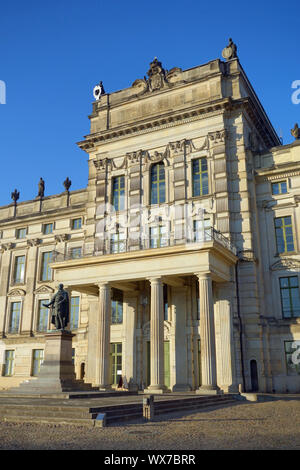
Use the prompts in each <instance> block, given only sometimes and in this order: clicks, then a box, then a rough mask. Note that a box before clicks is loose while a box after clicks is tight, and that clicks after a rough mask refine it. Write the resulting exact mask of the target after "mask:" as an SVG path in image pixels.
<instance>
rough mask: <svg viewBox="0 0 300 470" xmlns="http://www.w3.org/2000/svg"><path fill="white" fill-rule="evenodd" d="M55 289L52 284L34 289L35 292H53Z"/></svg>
mask: <svg viewBox="0 0 300 470" xmlns="http://www.w3.org/2000/svg"><path fill="white" fill-rule="evenodd" d="M53 292H54V289H52V287H50V286H40V287H39V288H38V289H36V290H35V291H34V293H35V294H53Z"/></svg>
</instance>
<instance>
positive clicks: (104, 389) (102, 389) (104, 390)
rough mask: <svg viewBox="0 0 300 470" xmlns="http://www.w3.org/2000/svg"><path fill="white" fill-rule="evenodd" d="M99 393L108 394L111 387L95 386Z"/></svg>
mask: <svg viewBox="0 0 300 470" xmlns="http://www.w3.org/2000/svg"><path fill="white" fill-rule="evenodd" d="M97 388H98V389H99V390H100V392H110V391H111V390H112V387H111V385H97Z"/></svg>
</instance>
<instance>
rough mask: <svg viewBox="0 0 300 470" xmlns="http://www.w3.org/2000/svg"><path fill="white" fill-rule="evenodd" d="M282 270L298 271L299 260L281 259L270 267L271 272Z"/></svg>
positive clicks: (299, 267) (299, 266)
mask: <svg viewBox="0 0 300 470" xmlns="http://www.w3.org/2000/svg"><path fill="white" fill-rule="evenodd" d="M282 269H297V270H299V269H300V260H298V259H293V258H281V259H280V260H279V261H276V263H274V264H272V266H270V270H271V271H279V270H282Z"/></svg>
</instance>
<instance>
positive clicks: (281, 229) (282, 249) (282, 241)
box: [275, 216, 295, 253]
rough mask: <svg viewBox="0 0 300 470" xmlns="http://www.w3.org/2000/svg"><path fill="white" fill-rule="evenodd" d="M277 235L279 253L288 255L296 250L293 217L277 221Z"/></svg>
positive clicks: (277, 219)
mask: <svg viewBox="0 0 300 470" xmlns="http://www.w3.org/2000/svg"><path fill="white" fill-rule="evenodd" d="M275 234H276V244H277V251H278V253H288V252H290V251H294V250H295V247H294V238H293V226H292V218H291V216H287V217H277V218H276V219H275Z"/></svg>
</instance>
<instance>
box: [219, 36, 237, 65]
mask: <svg viewBox="0 0 300 470" xmlns="http://www.w3.org/2000/svg"><path fill="white" fill-rule="evenodd" d="M222 56H223V57H224V59H226V60H231V59H235V58H236V57H237V45H236V44H234V42H233V40H232V39H231V38H229V43H228V46H226V47H225V49H223V51H222Z"/></svg>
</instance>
